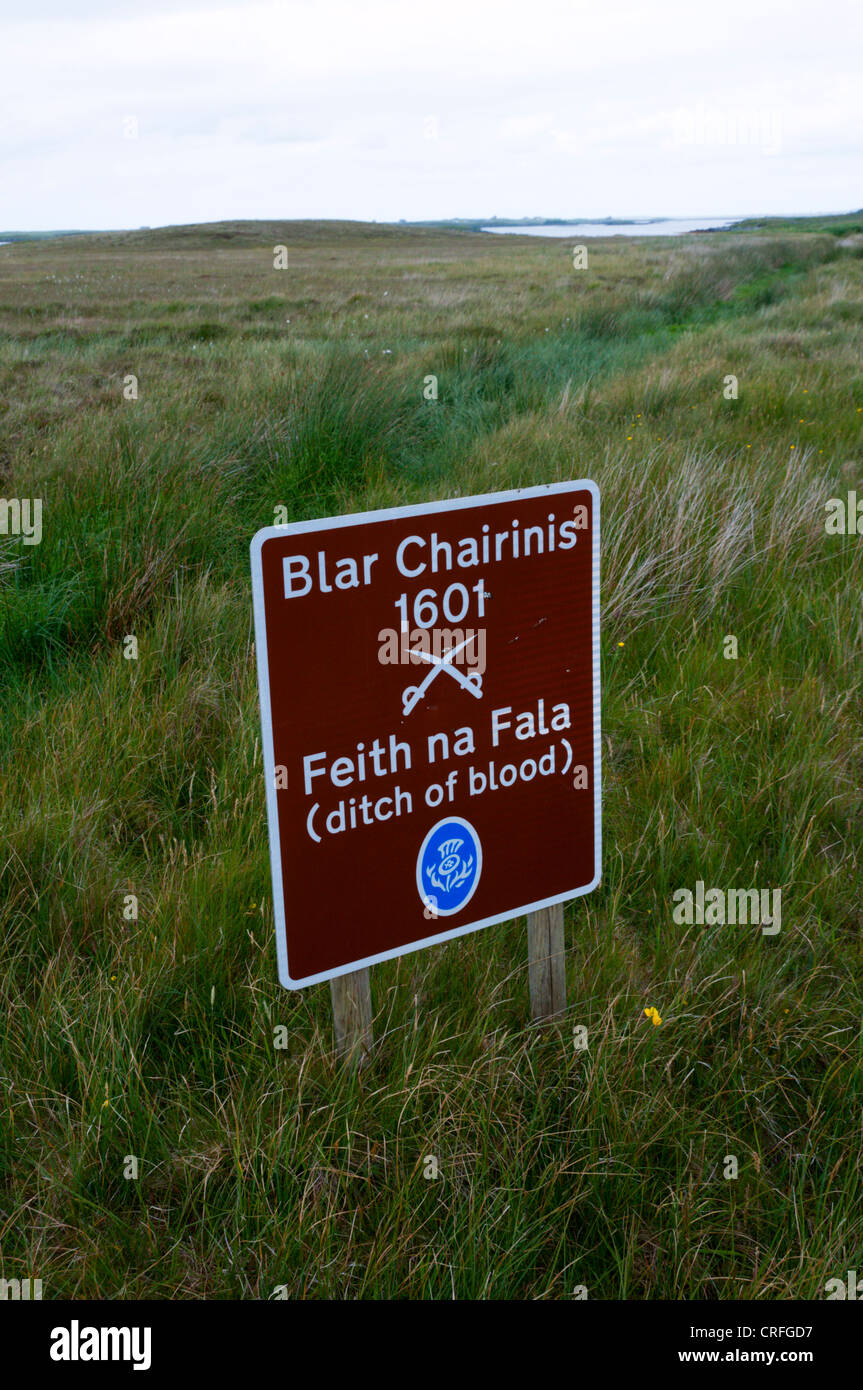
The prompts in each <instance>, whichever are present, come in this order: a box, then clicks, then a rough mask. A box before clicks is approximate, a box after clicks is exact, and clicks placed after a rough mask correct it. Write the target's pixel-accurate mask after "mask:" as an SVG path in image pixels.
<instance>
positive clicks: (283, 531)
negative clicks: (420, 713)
mask: <svg viewBox="0 0 863 1390" xmlns="http://www.w3.org/2000/svg"><path fill="white" fill-rule="evenodd" d="M585 491H587V492H589V493H590V495H591V497H592V498H593V516H592V527H591V530H592V539H591V545H592V552H591V556H592V564H591V611H592V616H593V622H592V632H593V711H594V721H593V808H594V842H593V862H594V866H595V868H596V873H595V875H594V878H593V879H592V880H591V882H590V883H588V884H586V885H585V886H584V887H583V888H576V889H573V890H572V891H571V892H568V893H558V894H556V896H555V897H553V898H540V899H538V900H537V901H536V902H532V903H522V904H521V905H520V906H518V907H513V908H509V909H507V911H506V912H500V913H497V914H496V915H495V916H493V917H482V918H480V919H478V920H477V921H473V922H465V923H463V924H462V925H461V926H460V927H453V928H452V929H451V930H450V931H444V932H436V933H435V934H434V936H426V937H423V938H422V940H420V941H410V942H407V943H406V944H405V945H404V946H397V947H395V948H394V949H393V950H391V951H380V952H379V953H378V954H377V955H374V956H363V957H362V958H361V959H359V960H355V961H351V962H350V963H349V964H348V965H340V966H337V967H336V968H335V969H333V970H323V971H320V972H319V973H318V974H316V975H305V976H303V977H302V979H294V978H293V977H292V976H291V974H290V971H289V969H288V939H287V924H286V920H285V896H284V884H283V882H282V857H281V841H280V836H279V812H278V796H277V792H276V771H275V752H274V746H273V718H272V706H271V704H270V671H269V663H268V660H267V624H266V614H265V611H264V580H263V569H262V562H261V549H262V547H263V546H264V544H265V542H266V541H268V540H272V539H274V538H276V537H279V536H290V535H303V534H306V533H308V532H310V531H330V530H335V529H336V528H338V527H340V526H356V525H362V524H363V523H365V522H371V521H390V520H397V519H399V518H402V517H409V516H430V515H434V514H436V513H437V514H439V513H442V512H448V511H455V510H458V509H459V508H463V507H481V506H494V505H497V504H503V503H511V502H521V501H524V500H525V499H526V498H529V497H547V496H548V497H553V496H556V495H558V494H560V493H564V492H585ZM599 546H600V523H599V488H598V486H597V485H596V483H595V482H593V480H592V479H590V478H579V479H577V480H574V481H566V482H559V483H542V484H540V485H539V486H536V487H525V488H513V489H512V490H510V491H508V492H487V493H483V494H481V495H480V496H475V497H452V498H444V499H441V500H440V501H437V502H420V503H416V504H413V505H410V506H406V507H384V508H382V509H381V510H380V511H375V512H354V513H348V514H346V515H344V516H329V517H322V518H318V519H313V520H311V521H289V522H286V523H285V524H284V525H283V526H265V527H263V528H262V529H261V530H260V531H257V532H256V533H255V535H254V536H253V537H252V543H251V546H250V551H251V562H252V604H253V608H254V617H255V656H256V659H257V667H258V695H259V699H260V706H261V749H262V753H263V759H264V777H265V782H266V790H267V829H268V838H269V846H270V873H271V878H272V887H273V912H274V916H275V927H276V956H277V960H278V969H279V983H280V984H282V985H284V987H285V988H286V989H305V988H306V987H307V986H308V985H316V984H321V983H322V982H323V981H324V980H335V979H337V978H338V977H339V975H350V974H352V973H353V972H354V971H355V970H364V969H366V968H367V967H368V966H370V965H377V964H378V963H379V962H380V961H383V960H395V959H396V958H397V957H399V956H406V955H410V954H411V953H412V952H414V951H422V950H425V948H426V947H427V946H435V945H437V944H438V943H439V942H441V941H452V940H454V938H455V937H458V936H466V935H467V934H468V932H475V931H480V930H481V929H482V928H483V927H491V926H494V925H496V923H498V922H509V921H511V920H512V918H514V917H524V916H525V915H526V914H527V913H528V912H537V911H539V909H540V908H542V907H552V906H553V905H554V904H555V903H564V902H570V901H571V900H572V899H573V898H581V897H583V896H584V895H585V894H586V893H592V892H593V890H594V888H596V887H597V885H598V883H599V881H600V879H601V877H602V778H601V775H600V774H601V761H600V760H601V756H602V739H601V730H600V722H601V721H600V716H601V703H600V698H601V691H600V669H599Z"/></svg>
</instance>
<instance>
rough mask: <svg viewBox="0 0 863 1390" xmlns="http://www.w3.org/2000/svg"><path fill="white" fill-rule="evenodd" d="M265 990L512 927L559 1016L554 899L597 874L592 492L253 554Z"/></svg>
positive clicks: (452, 508)
mask: <svg viewBox="0 0 863 1390" xmlns="http://www.w3.org/2000/svg"><path fill="white" fill-rule="evenodd" d="M252 584H253V594H254V607H255V645H256V654H257V663H258V688H259V691H260V700H261V729H262V747H263V760H264V769H265V776H266V787H267V818H268V823H269V838H270V860H271V869H272V883H273V904H274V910H275V920H276V950H277V955H278V962H279V979H280V980H281V982H282V984H283V985H285V986H286V987H287V988H288V989H303V988H305V987H306V986H307V985H312V984H317V983H318V982H321V981H324V980H329V981H331V993H332V1002H333V1016H334V1022H335V1034H336V1043H337V1047H338V1049H339V1051H340V1053H341V1054H342V1055H343V1056H344V1057H345V1058H347V1059H351V1061H352V1064H359V1062H361V1061H362V1060H363V1059H364V1058H365V1057H367V1056H368V1054H369V1051H370V1048H371V1044H372V1022H371V1017H372V1016H371V1000H370V993H369V977H368V971H369V967H370V966H371V965H373V964H375V962H377V961H384V960H391V959H393V958H394V957H396V956H400V955H403V954H404V953H405V952H407V951H417V950H420V949H422V948H424V947H426V946H432V945H434V944H435V943H436V942H439V941H448V940H451V939H452V938H454V937H457V936H461V935H463V934H464V933H465V932H469V931H477V930H479V929H480V928H481V927H487V926H490V925H492V924H493V923H495V922H503V921H506V920H508V919H510V918H513V917H522V916H527V917H528V939H529V975H530V993H531V1015H532V1017H534V1018H537V1019H539V1018H547V1017H554V1016H555V1015H557V1014H559V1013H560V1012H561V1011H562V1010H563V1009H564V1008H565V1007H566V984H565V969H564V966H565V961H564V944H563V908H562V904H563V903H564V902H565V901H567V900H568V899H570V898H575V897H578V896H579V895H580V894H582V893H589V892H590V891H591V889H593V888H594V887H595V886H596V884H597V883H598V882H599V873H600V820H601V797H600V733H599V714H600V709H599V494H598V491H597V488H596V485H595V484H594V483H592V482H589V481H584V480H582V481H575V482H563V483H554V484H551V485H549V486H545V487H532V488H524V489H522V490H519V491H515V492H500V493H492V494H491V495H489V496H485V497H459V498H455V499H451V500H449V501H445V502H432V503H428V504H427V505H422V506H416V507H396V508H393V509H391V510H389V511H381V512H367V513H364V514H362V515H359V516H337V517H327V518H324V519H321V520H316V521H301V522H292V523H290V524H288V525H286V526H271V527H268V528H266V529H265V530H263V531H259V532H258V534H257V535H256V536H255V538H254V540H253V541H252Z"/></svg>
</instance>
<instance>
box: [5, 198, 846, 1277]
mask: <svg viewBox="0 0 863 1390" xmlns="http://www.w3.org/2000/svg"><path fill="white" fill-rule="evenodd" d="M858 220H859V215H858ZM851 222H853V218H852V219H851ZM846 224H847V225H846ZM837 230H838V232H840V233H841V235H837ZM856 230H857V228H856V225H855V226H851V225H850V223H849V221H848V219H844V220H842V219H837V220H836V222H831V221H830V220H829V219H820V220H819V219H809V220H807V221H806V222H805V223H803V224H801V225H800V226H797V225H795V224H793V223H787V222H783V223H782V224H781V225H779V226H775V227H774V226H772V225H771V224H763V225H761V226H759V227H752V228H750V229H747V230H744V231H735V232H728V233H711V234H710V235H709V236H694V237H690V238H687V239H685V240H683V241H674V242H673V243H672V242H670V241H665V240H657V241H653V242H651V241H649V240H635V241H632V242H627V241H624V240H621V239H619V238H609V239H608V240H601V241H600V240H598V241H596V242H591V243H590V247H589V258H590V264H589V268H588V269H587V270H585V271H575V270H573V268H572V265H571V251H570V247H569V244H568V243H566V244H562V243H561V242H560V241H555V240H553V239H551V240H548V241H545V240H543V239H540V238H512V237H495V236H482V235H478V234H475V233H472V232H470V231H463V230H447V229H444V228H429V229H423V228H413V227H398V228H391V227H386V226H374V227H366V226H360V225H358V224H350V223H338V224H335V223H330V224H312V223H296V224H291V223H285V224H279V223H274V224H253V223H246V224H242V223H232V224H222V225H220V226H218V227H215V228H206V227H192V228H180V229H176V228H175V229H163V230H159V231H154V232H145V231H140V232H135V233H128V234H121V233H106V234H102V235H99V236H87V237H84V236H80V237H78V236H70V237H64V238H63V239H62V240H56V241H50V240H41V241H38V242H32V243H20V244H17V245H15V246H7V247H0V495H2V496H6V497H13V496H14V497H42V498H43V500H44V513H43V528H44V535H43V540H42V543H41V544H40V545H38V546H32V547H29V546H23V545H21V544H19V542H18V541H16V540H15V539H14V538H12V537H6V536H0V699H2V702H3V704H2V707H3V719H2V723H0V757H2V765H3V777H2V781H0V916H2V941H3V961H2V971H0V981H2V983H0V992H2V993H0V1083H2V1094H0V1108H2V1123H0V1273H2V1275H3V1277H5V1278H14V1277H22V1276H25V1275H28V1274H29V1275H32V1276H33V1277H37V1278H41V1279H42V1280H43V1283H44V1296H45V1297H46V1298H51V1297H54V1298H56V1297H63V1296H71V1297H78V1298H84V1297H94V1298H109V1297H132V1296H139V1297H150V1298H169V1297H172V1298H201V1297H206V1298H231V1297H251V1298H269V1297H271V1296H272V1294H273V1291H274V1290H275V1289H276V1288H277V1286H279V1285H286V1286H287V1289H288V1291H289V1293H290V1294H291V1295H292V1296H305V1297H313V1298H320V1297H351V1298H353V1297H367V1298H394V1297H406V1296H409V1297H414V1298H447V1299H448V1298H452V1297H453V1296H455V1297H458V1298H503V1297H515V1298H529V1299H533V1298H566V1297H571V1296H572V1293H573V1290H574V1289H575V1288H576V1287H577V1286H579V1285H585V1286H586V1287H587V1290H588V1293H589V1296H590V1297H591V1298H612V1299H616V1298H639V1299H641V1298H663V1297H664V1298H685V1299H697V1298H718V1299H721V1298H731V1297H762V1298H799V1297H819V1296H823V1288H824V1284H825V1282H826V1280H827V1279H828V1278H831V1277H834V1276H837V1275H839V1276H840V1277H841V1276H843V1275H844V1271H845V1270H847V1269H849V1268H850V1269H853V1268H860V1267H863V1266H861V1260H863V1239H861V1219H860V1215H859V1212H860V1197H861V1192H860V1178H859V1175H858V1169H859V1148H860V1113H861V1110H860V1106H861V1098H862V1097H861V1081H860V1077H861V1069H860V1062H861V1055H860V1054H861V969H860V967H861V927H863V916H861V906H860V903H861V893H860V889H861V876H860V859H861V855H860V848H861V835H860V824H861V792H860V720H861V713H863V710H861V703H863V702H861V690H860V685H861V677H860V669H861V668H860V645H861V605H860V593H861V578H863V539H860V538H858V537H854V536H845V537H841V536H839V537H834V536H827V535H826V534H825V531H824V517H825V512H824V503H825V502H826V501H827V499H828V498H830V497H834V496H844V495H845V494H846V493H847V492H848V491H849V490H850V489H853V488H856V489H857V490H858V492H859V493H860V494H861V495H863V470H861V464H860V458H861V453H860V439H861V421H863V367H861V362H863V257H861V249H860V246H859V245H858V244H857V241H856V239H855V232H856ZM277 244H285V245H287V246H288V247H289V253H290V267H289V269H288V270H287V271H284V272H279V271H276V270H274V269H273V247H274V246H275V245H277ZM288 320H290V322H288ZM430 373H431V374H434V375H436V376H437V377H438V382H439V399H438V400H437V401H434V402H430V401H425V400H424V399H423V394H422V388H423V379H424V377H425V376H426V375H428V374H430ZM130 374H134V375H135V376H136V377H137V379H138V387H139V396H138V399H137V400H134V401H130V400H124V398H123V383H124V380H125V378H126V377H127V376H129V375H130ZM728 374H733V375H735V376H736V377H737V378H738V382H739V395H738V399H736V400H726V399H725V396H724V394H723V385H724V380H725V377H726V375H728ZM580 476H589V477H592V478H595V479H596V481H597V482H598V484H599V486H600V489H601V492H602V503H603V625H604V626H603V637H602V646H603V652H602V660H603V699H604V709H603V723H604V729H603V754H604V760H605V770H604V778H605V786H604V821H605V859H604V866H603V867H604V877H603V881H602V884H601V886H600V887H599V889H598V890H597V891H596V892H595V893H594V894H592V895H591V896H590V897H589V898H586V899H580V900H579V901H578V902H577V903H575V904H573V905H572V906H571V907H569V908H567V912H566V919H567V941H568V975H569V981H568V997H569V1006H568V1009H567V1013H566V1015H565V1016H564V1018H563V1019H562V1020H560V1021H559V1022H557V1023H555V1024H551V1025H548V1026H546V1027H543V1028H537V1027H534V1026H530V1025H529V1024H528V1022H527V1019H528V1012H529V1011H528V999H527V969H526V954H527V953H526V940H525V931H524V924H523V922H512V923H507V924H504V925H502V926H497V927H492V928H489V929H487V930H485V931H483V932H481V933H478V934H476V935H473V936H468V937H466V938H463V939H461V940H458V941H455V942H451V943H449V944H446V945H443V946H440V947H436V948H433V949H431V950H429V951H425V952H421V953H419V954H417V955H412V956H406V957H404V958H402V959H401V960H398V961H393V962H389V963H387V964H385V965H382V966H379V967H375V969H374V970H373V972H372V992H373V1003H374V1007H375V1013H376V1018H375V1032H376V1037H377V1040H378V1043H377V1047H376V1052H375V1056H374V1059H373V1061H372V1063H371V1064H370V1065H369V1067H368V1068H366V1069H365V1070H364V1071H363V1072H361V1073H360V1074H359V1075H358V1076H357V1075H352V1074H350V1073H348V1072H346V1071H345V1070H343V1069H341V1068H340V1067H338V1066H337V1064H336V1062H335V1059H334V1057H333V1052H332V1034H331V1018H330V1001H329V991H328V990H327V988H326V986H323V987H315V988H312V989H309V990H305V991H301V992H299V993H295V994H289V993H286V992H285V991H283V990H281V989H280V987H279V985H278V983H277V981H276V971H275V951H274V944H273V920H272V904H271V901H270V888H269V867H268V855H267V846H266V827H265V806H264V788H263V776H262V767H261V751H260V736H259V715H258V704H257V692H256V685H255V672H254V653H253V645H252V641H253V633H252V625H251V598H250V581H249V573H248V542H249V539H250V538H251V536H252V535H253V534H254V532H255V531H256V530H257V529H258V528H259V527H261V526H263V525H267V524H270V523H271V522H272V520H273V516H274V508H275V507H277V506H279V505H285V506H287V508H288V510H289V514H290V516H291V517H292V518H301V517H312V516H316V515H322V514H327V513H330V512H334V511H352V510H358V509H367V508H374V507H379V506H390V505H398V504H401V503H405V502H411V501H418V500H427V499H429V498H432V497H447V496H452V495H457V494H464V495H467V494H470V493H474V492H485V491H494V490H499V489H503V488H507V487H512V486H521V485H529V484H531V483H535V482H540V481H551V480H555V479H558V478H568V477H580ZM130 633H131V634H134V635H135V636H136V637H137V639H138V643H139V659H138V660H137V661H127V660H124V658H123V642H124V638H125V637H126V635H128V634H130ZM732 633H733V634H735V635H736V636H737V638H738V642H739V653H740V654H739V658H738V659H737V660H736V661H735V660H726V659H725V658H724V656H723V641H724V638H725V636H726V635H727V634H732ZM698 879H701V880H703V881H704V882H705V883H707V884H708V885H717V886H721V887H724V888H731V887H738V888H746V887H752V886H759V887H768V886H769V887H781V889H782V913H783V925H782V930H781V932H780V933H779V934H778V935H777V936H774V937H765V936H762V935H761V934H760V933H759V932H758V931H757V930H756V929H751V928H740V927H738V928H734V927H713V928H711V927H685V926H679V925H677V924H675V923H674V921H673V918H672V910H673V902H672V894H673V892H674V891H675V889H677V888H680V887H689V888H693V887H694V885H695V882H696V880H698ZM129 894H134V895H135V896H136V897H137V899H138V902H139V911H138V916H137V919H127V918H126V917H124V902H125V900H126V898H127V895H129ZM648 1006H655V1007H657V1008H658V1009H659V1012H660V1014H661V1016H662V1019H663V1023H662V1026H661V1027H653V1026H652V1025H651V1024H650V1023H649V1022H648V1020H647V1019H646V1018H645V1016H644V1009H645V1008H646V1007H648ZM278 1025H285V1026H286V1027H287V1030H288V1042H289V1045H288V1047H287V1049H286V1050H278V1049H276V1048H275V1047H274V1045H273V1037H274V1033H273V1030H274V1028H276V1027H277V1026H278ZM577 1025H584V1026H586V1027H587V1029H588V1033H589V1046H588V1048H587V1050H586V1051H579V1050H577V1049H576V1048H575V1046H574V1042H573V1029H574V1027H576V1026H577ZM728 1154H734V1155H736V1156H737V1158H738V1161H739V1177H738V1178H737V1180H736V1181H728V1180H726V1179H725V1178H724V1177H723V1168H724V1164H725V1156H726V1155H728ZM127 1155H135V1156H137V1158H138V1160H139V1164H140V1175H139V1177H138V1179H137V1180H135V1181H129V1180H126V1179H125V1178H124V1176H123V1170H124V1163H125V1158H126V1156H127ZM429 1155H434V1156H435V1157H436V1159H437V1162H438V1165H439V1170H440V1176H439V1178H438V1179H437V1180H429V1179H427V1178H425V1177H424V1175H423V1173H424V1166H425V1160H426V1157H427V1156H429Z"/></svg>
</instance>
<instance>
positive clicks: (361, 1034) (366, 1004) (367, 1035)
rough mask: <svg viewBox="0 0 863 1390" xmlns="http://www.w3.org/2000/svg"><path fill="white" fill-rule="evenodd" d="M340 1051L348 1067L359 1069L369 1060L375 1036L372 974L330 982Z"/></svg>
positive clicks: (357, 972)
mask: <svg viewBox="0 0 863 1390" xmlns="http://www.w3.org/2000/svg"><path fill="white" fill-rule="evenodd" d="M330 995H331V997H332V1001H333V1025H334V1029H335V1035H336V1051H337V1052H338V1054H339V1056H340V1057H342V1058H344V1060H345V1061H346V1063H347V1064H348V1066H350V1067H352V1068H359V1067H361V1066H363V1065H364V1064H365V1062H366V1061H367V1060H368V1058H369V1056H370V1054H371V1050H372V1046H373V1043H374V1038H373V1036H372V995H371V989H370V986H369V972H368V970H354V971H352V972H351V974H350V975H336V976H335V978H334V979H332V980H330Z"/></svg>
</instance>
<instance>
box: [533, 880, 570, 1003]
mask: <svg viewBox="0 0 863 1390" xmlns="http://www.w3.org/2000/svg"><path fill="white" fill-rule="evenodd" d="M565 951H566V948H565V944H564V937H563V903H555V904H554V905H553V906H552V907H543V908H541V909H540V911H539V912H531V913H530V914H529V915H528V919H527V957H528V976H529V984H530V1016H531V1018H532V1019H534V1020H536V1021H539V1020H541V1019H544V1018H554V1017H555V1016H556V1015H557V1014H562V1013H563V1011H564V1009H565V1008H566V954H565Z"/></svg>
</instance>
